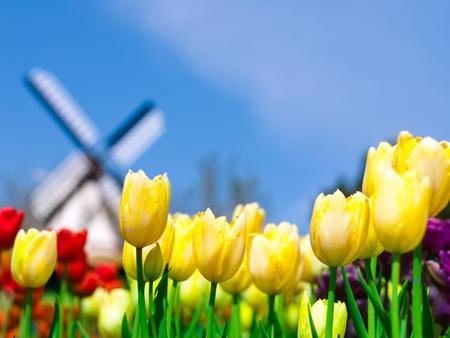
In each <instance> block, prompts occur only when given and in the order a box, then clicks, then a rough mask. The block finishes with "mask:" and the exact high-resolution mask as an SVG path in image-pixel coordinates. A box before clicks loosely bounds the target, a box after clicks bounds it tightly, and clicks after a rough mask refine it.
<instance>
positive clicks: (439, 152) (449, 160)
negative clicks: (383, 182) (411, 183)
mask: <svg viewBox="0 0 450 338" xmlns="http://www.w3.org/2000/svg"><path fill="white" fill-rule="evenodd" d="M392 164H393V167H394V168H395V170H396V171H397V172H400V173H403V172H405V171H408V170H415V171H416V173H417V175H418V176H419V177H420V178H421V179H423V178H425V177H428V178H429V180H430V186H431V200H430V210H429V213H430V215H431V216H436V215H437V214H438V213H439V212H440V211H441V210H442V209H444V208H445V207H446V206H447V204H448V202H449V200H450V146H449V143H448V142H447V141H442V142H440V143H439V142H437V141H436V140H435V139H433V138H431V137H425V138H420V137H414V136H412V135H411V134H410V133H408V132H407V131H402V132H401V133H400V134H399V136H398V142H397V146H396V149H395V153H394V158H393V163H392Z"/></svg>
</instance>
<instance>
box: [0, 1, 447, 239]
mask: <svg viewBox="0 0 450 338" xmlns="http://www.w3.org/2000/svg"><path fill="white" fill-rule="evenodd" d="M449 15H450V4H449V3H448V2H446V1H435V2H432V3H430V2H428V3H424V2H422V3H420V4H419V3H410V2H407V1H398V2H395V3H392V2H389V1H377V2H376V3H371V4H367V3H365V4H363V3H362V2H360V1H345V2H342V1H341V2H329V3H326V4H325V3H320V2H317V1H316V2H310V3H307V2H303V1H283V2H280V1H265V2H261V1H245V2H243V1H239V2H238V1H226V2H212V1H192V2H187V1H167V0H159V1H151V2H150V1H135V0H127V1H125V0H113V1H106V0H102V1H96V2H93V1H67V2H64V3H63V2H61V1H59V2H57V1H53V2H52V1H49V2H45V3H43V2H39V3H38V2H27V3H25V2H24V3H20V2H18V1H14V2H13V1H3V2H1V4H0V21H1V22H2V24H1V25H0V41H2V42H3V44H2V46H3V48H2V53H1V57H0V70H1V76H0V93H1V95H0V97H1V99H0V114H1V116H2V119H1V121H2V122H1V124H0V147H1V151H2V159H3V160H2V165H1V167H0V176H3V177H5V176H8V177H11V176H13V177H17V176H19V177H23V180H24V181H28V180H30V177H29V176H30V173H31V172H32V170H34V169H48V170H51V169H52V168H53V167H54V166H55V165H56V164H57V163H58V162H59V161H60V160H61V159H62V158H64V156H65V155H66V153H67V152H68V151H69V150H70V149H72V145H71V143H70V142H69V141H68V140H66V139H65V137H63V134H62V132H61V130H60V129H59V128H58V127H57V126H56V125H55V123H54V122H53V121H52V120H51V119H50V118H49V117H48V116H47V115H46V113H45V111H44V110H43V109H42V107H41V106H40V105H39V104H38V103H37V102H36V101H35V99H34V98H33V97H32V96H31V95H30V94H29V93H28V91H27V90H26V89H25V88H24V86H23V75H24V74H25V72H26V71H27V70H29V69H30V68H32V67H34V66H41V67H43V68H46V69H49V70H52V71H53V72H55V73H56V74H57V75H58V77H59V78H60V79H61V80H62V82H63V83H64V84H65V85H66V86H67V87H68V88H69V89H70V91H71V92H72V94H73V95H74V96H75V97H76V98H77V99H78V101H79V102H80V103H81V105H82V106H83V107H84V108H85V110H86V111H87V112H88V113H89V115H90V117H91V118H92V120H94V121H95V123H96V124H97V125H98V126H99V127H100V129H101V131H102V132H103V133H104V135H107V134H108V132H110V131H112V130H113V129H114V127H115V126H117V125H118V124H119V123H120V122H121V121H122V120H123V119H124V118H125V117H126V116H127V115H128V114H129V113H130V112H131V111H133V110H134V108H136V107H137V106H138V105H139V103H141V102H142V101H143V100H144V99H147V98H151V99H153V100H155V101H156V102H158V104H159V106H160V107H161V108H162V109H163V110H164V112H165V114H166V119H167V124H168V129H167V133H166V134H165V135H164V136H163V138H162V139H161V140H160V141H158V143H157V144H156V145H155V146H154V147H153V148H152V149H151V150H150V151H148V152H147V153H146V154H145V156H143V157H142V158H141V159H140V160H139V161H138V162H137V163H135V165H133V168H134V169H136V168H143V169H145V170H146V171H147V172H148V173H149V174H150V175H153V174H157V173H160V172H163V171H167V172H168V173H169V175H170V177H171V181H172V186H173V188H174V189H183V188H184V187H186V186H188V185H190V182H192V181H193V180H194V179H195V178H196V177H197V169H196V168H197V163H198V160H199V159H200V158H202V156H203V155H204V154H208V153H211V152H215V153H217V154H218V155H220V156H221V157H222V158H225V159H227V158H234V159H238V160H239V167H240V168H244V170H247V171H249V172H256V173H257V174H258V177H259V178H260V180H261V187H262V189H263V190H264V191H265V192H267V193H269V194H270V196H271V198H270V200H271V207H272V214H271V217H270V220H273V221H281V220H284V219H286V220H288V221H292V222H295V223H297V224H298V225H299V227H300V229H302V230H303V231H305V230H306V229H307V227H308V224H307V223H308V215H309V211H310V209H311V203H312V201H313V199H314V197H315V196H316V195H317V194H318V193H319V192H320V191H321V190H322V189H324V188H329V187H330V186H331V185H332V184H333V183H334V182H335V181H336V179H337V178H338V177H346V178H348V179H354V178H355V177H356V175H357V173H358V170H359V168H360V161H361V158H362V157H363V156H364V153H365V152H366V150H367V148H368V147H369V146H370V145H375V144H377V143H378V142H379V141H381V140H383V139H387V138H392V137H394V136H395V135H396V134H397V133H398V132H399V131H400V130H402V129H406V130H410V131H411V132H413V133H416V134H420V135H432V136H434V137H435V138H437V139H443V138H447V139H448V137H449V122H450V117H449V116H450V114H449V112H450V95H449V93H450V57H449V56H450V44H449V38H450V21H449V20H448V17H449Z"/></svg>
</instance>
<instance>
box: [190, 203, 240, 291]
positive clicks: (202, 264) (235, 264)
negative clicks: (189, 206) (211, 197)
mask: <svg viewBox="0 0 450 338" xmlns="http://www.w3.org/2000/svg"><path fill="white" fill-rule="evenodd" d="M194 223H195V225H194V254H195V259H196V262H197V267H198V270H199V271H200V272H201V274H202V275H203V276H204V277H205V278H206V279H207V280H209V281H210V282H215V283H220V282H224V281H226V280H228V279H230V278H231V277H233V275H234V274H235V273H236V272H237V270H238V269H239V266H240V265H241V263H242V260H243V258H244V251H245V215H240V216H239V217H238V218H236V219H233V220H232V221H231V223H228V222H227V220H226V218H225V217H218V218H216V217H215V216H214V214H213V213H212V211H211V210H210V209H207V210H206V211H205V212H204V213H199V214H198V215H197V216H196V217H195V218H194Z"/></svg>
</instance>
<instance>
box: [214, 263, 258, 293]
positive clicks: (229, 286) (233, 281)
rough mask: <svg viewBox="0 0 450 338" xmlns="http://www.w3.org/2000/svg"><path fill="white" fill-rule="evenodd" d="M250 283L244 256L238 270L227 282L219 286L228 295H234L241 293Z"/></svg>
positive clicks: (250, 279) (250, 278)
mask: <svg viewBox="0 0 450 338" xmlns="http://www.w3.org/2000/svg"><path fill="white" fill-rule="evenodd" d="M251 283H252V277H251V276H250V273H249V272H248V264H247V258H246V256H244V260H243V261H242V264H241V266H240V267H239V270H238V271H237V272H236V273H235V275H234V276H233V277H231V278H230V279H229V280H227V281H225V282H223V283H221V284H220V286H221V287H222V288H223V289H224V290H225V291H226V292H228V293H230V294H232V295H235V294H239V293H241V292H243V291H244V290H245V289H247V288H248V287H249V286H250V284H251Z"/></svg>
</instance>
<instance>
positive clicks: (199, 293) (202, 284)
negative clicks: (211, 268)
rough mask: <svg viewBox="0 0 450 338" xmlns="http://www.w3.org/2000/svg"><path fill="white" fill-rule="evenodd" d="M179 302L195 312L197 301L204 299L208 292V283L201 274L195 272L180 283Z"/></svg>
mask: <svg viewBox="0 0 450 338" xmlns="http://www.w3.org/2000/svg"><path fill="white" fill-rule="evenodd" d="M179 286H180V302H181V304H183V306H185V307H187V308H189V309H191V310H195V309H196V308H197V306H198V302H199V299H202V298H206V297H207V296H208V291H209V283H208V281H207V280H206V279H205V277H203V276H202V274H201V273H200V272H199V271H198V270H195V271H194V273H193V274H192V275H191V276H190V277H189V278H188V279H186V280H185V281H183V282H181V283H180V285H179Z"/></svg>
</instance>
